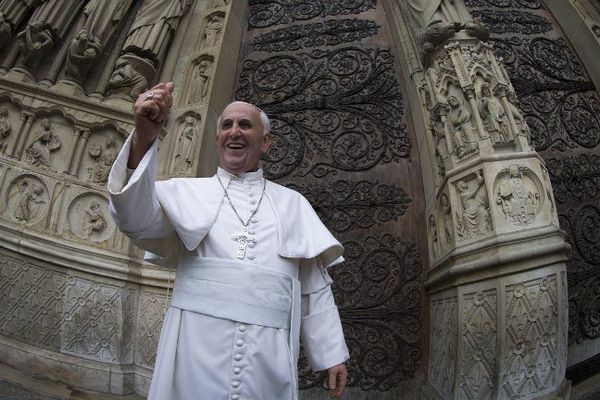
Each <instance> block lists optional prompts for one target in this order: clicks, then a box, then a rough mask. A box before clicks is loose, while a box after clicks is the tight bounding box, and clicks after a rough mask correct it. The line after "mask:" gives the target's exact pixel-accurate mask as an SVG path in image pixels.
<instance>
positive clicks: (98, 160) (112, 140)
mask: <svg viewBox="0 0 600 400" xmlns="http://www.w3.org/2000/svg"><path fill="white" fill-rule="evenodd" d="M86 144H87V149H86V155H84V162H83V165H82V166H80V172H79V177H80V178H81V179H83V180H87V181H88V182H91V183H95V184H97V185H100V186H104V185H106V182H107V181H108V173H109V172H110V168H111V166H112V164H113V162H114V161H115V159H116V158H117V155H118V154H119V149H120V148H121V145H122V144H121V140H117V138H116V137H115V135H114V134H111V133H106V134H104V135H96V134H94V135H91V137H90V138H89V140H88V141H87V143H86Z"/></svg>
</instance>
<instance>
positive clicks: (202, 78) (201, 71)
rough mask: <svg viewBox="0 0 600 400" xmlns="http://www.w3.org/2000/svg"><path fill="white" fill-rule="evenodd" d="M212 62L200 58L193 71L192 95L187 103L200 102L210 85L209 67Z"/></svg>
mask: <svg viewBox="0 0 600 400" xmlns="http://www.w3.org/2000/svg"><path fill="white" fill-rule="evenodd" d="M211 66H212V62H211V61H210V60H208V59H204V60H201V61H200V62H199V63H198V66H197V68H196V71H195V73H194V80H193V88H192V95H191V96H190V101H189V103H190V104H191V103H200V102H202V101H203V100H204V99H205V98H206V96H207V94H208V88H209V86H210V72H209V70H210V67H211Z"/></svg>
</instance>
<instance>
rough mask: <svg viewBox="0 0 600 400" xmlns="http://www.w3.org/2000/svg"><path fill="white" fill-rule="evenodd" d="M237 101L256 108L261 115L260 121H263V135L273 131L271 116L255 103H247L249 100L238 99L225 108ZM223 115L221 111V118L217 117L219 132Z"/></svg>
mask: <svg viewBox="0 0 600 400" xmlns="http://www.w3.org/2000/svg"><path fill="white" fill-rule="evenodd" d="M235 103H242V104H246V105H249V106H250V107H252V108H254V109H255V110H256V111H258V112H259V116H260V122H261V123H262V126H263V135H267V134H268V133H270V132H271V120H270V119H269V117H268V116H267V114H266V113H265V112H264V111H263V110H261V109H260V108H258V107H257V106H255V105H254V104H251V103H247V102H245V101H241V100H236V101H232V102H231V103H229V104H227V105H226V106H225V108H224V109H223V110H225V109H226V108H227V107H229V106H230V105H232V104H235ZM222 116H223V113H221V115H219V118H218V119H217V132H218V131H219V126H220V125H221V117H222Z"/></svg>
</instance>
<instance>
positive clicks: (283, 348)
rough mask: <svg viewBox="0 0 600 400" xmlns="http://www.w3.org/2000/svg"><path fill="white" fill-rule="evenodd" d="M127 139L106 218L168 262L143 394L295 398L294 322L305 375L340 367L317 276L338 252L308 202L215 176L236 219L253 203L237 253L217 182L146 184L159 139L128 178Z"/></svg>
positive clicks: (244, 179) (336, 322)
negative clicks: (165, 304)
mask: <svg viewBox="0 0 600 400" xmlns="http://www.w3.org/2000/svg"><path fill="white" fill-rule="evenodd" d="M130 141H131V138H129V139H128V140H127V142H126V143H125V145H124V147H123V149H122V150H121V152H120V154H119V156H118V157H117V160H116V161H115V163H114V165H113V168H112V170H111V173H110V177H109V180H108V189H109V193H110V200H111V213H112V214H113V217H114V218H115V221H116V222H117V224H118V225H119V227H120V229H121V230H122V231H123V232H124V233H126V234H127V235H128V236H130V237H131V238H132V240H133V241H134V242H135V243H136V244H138V245H139V246H140V247H142V248H144V249H146V250H148V251H150V252H152V253H153V254H152V255H150V259H149V261H151V262H154V263H157V264H163V265H164V264H169V263H176V264H177V273H176V282H175V287H174V291H173V302H172V304H171V306H170V307H169V309H168V311H167V314H166V316H165V321H164V324H163V328H162V332H161V337H160V340H159V344H158V353H157V358H156V364H155V368H154V375H153V377H152V384H151V386H150V393H149V396H148V398H149V399H154V400H166V399H169V400H171V399H172V400H187V399H196V400H198V399H200V400H225V399H231V400H242V399H243V400H250V399H252V400H275V399H296V398H297V377H296V375H297V372H296V368H297V367H296V363H297V348H298V343H297V338H295V337H296V336H298V335H297V333H295V331H296V330H298V329H296V328H295V327H294V323H293V321H294V320H295V319H297V320H298V321H300V319H301V323H300V324H299V335H300V336H301V338H302V342H303V344H304V348H305V351H306V354H307V357H308V360H309V363H310V365H311V367H312V369H313V370H315V371H320V370H325V369H328V368H330V367H333V366H335V365H338V364H340V363H342V362H344V361H346V360H347V359H348V358H349V354H348V349H347V347H346V344H345V341H344V337H343V332H342V326H341V322H340V319H339V314H338V311H337V307H336V306H335V302H334V299H333V295H332V292H331V287H330V285H331V283H332V281H331V278H330V277H329V274H328V273H327V270H326V267H327V266H330V265H335V264H336V263H339V262H341V261H342V260H343V259H342V258H341V251H342V247H341V245H340V244H339V242H338V241H337V240H335V238H333V236H332V235H331V234H330V233H329V231H328V230H327V229H326V228H325V227H324V226H323V224H322V223H321V221H320V220H319V218H318V217H317V215H316V213H315V212H314V210H313V209H312V207H311V206H310V205H309V203H308V202H307V201H306V199H304V197H302V196H301V195H300V194H298V193H297V192H294V191H292V190H290V189H288V188H285V187H283V186H280V185H277V184H275V183H273V182H269V181H267V183H266V189H265V194H264V198H263V199H262V202H261V201H260V198H261V194H262V191H263V184H264V178H263V176H262V170H259V171H257V172H248V173H243V174H240V175H239V176H235V175H232V174H229V173H228V172H226V171H225V170H223V169H219V170H218V171H217V174H218V175H219V177H220V178H221V180H222V182H223V184H224V185H225V187H226V188H227V192H228V194H229V196H230V198H231V201H232V202H233V205H234V207H235V209H236V210H237V212H238V214H239V215H240V217H241V218H242V219H243V220H244V221H246V220H247V219H248V218H249V217H250V215H251V213H252V211H254V210H255V209H256V207H257V205H258V204H259V203H260V206H259V208H258V211H257V212H256V214H255V215H254V216H253V217H252V219H251V222H250V225H249V232H250V234H252V235H253V236H254V238H255V241H254V242H252V243H249V244H248V245H247V246H246V247H245V248H242V249H241V250H240V248H239V247H240V246H239V244H238V242H236V241H234V240H233V239H232V235H233V234H234V233H237V232H240V231H241V228H242V223H241V222H240V220H239V218H238V217H237V216H236V215H235V213H234V211H233V208H232V207H231V206H230V204H229V203H228V201H227V200H226V199H225V198H224V193H223V189H222V188H221V186H220V184H219V182H218V180H217V179H216V177H212V178H178V179H170V180H168V181H163V182H157V183H156V184H155V182H154V176H155V174H156V166H157V158H158V157H157V143H155V144H154V145H153V146H152V148H151V149H150V150H149V151H148V152H147V153H146V155H145V156H144V158H143V160H142V161H141V163H140V165H139V166H138V168H137V169H136V170H135V171H134V172H133V173H131V171H127V169H126V165H127V159H128V156H129V149H130ZM242 247H243V246H242ZM238 252H240V253H243V257H242V258H241V259H240V258H238V257H237V256H238V255H240V254H238ZM211 270H213V271H216V273H217V274H219V275H218V276H217V277H216V278H215V277H213V278H211V279H212V280H211V281H210V282H208V283H207V282H206V281H204V280H203V279H204V276H200V275H199V274H204V273H205V272H206V271H211ZM271 281H272V282H271ZM288 282H292V284H291V285H288ZM298 283H299V286H298V285H296V284H298ZM236 285H237V286H236ZM268 285H271V286H268ZM261 290H262V291H261ZM285 291H287V292H285ZM295 291H296V293H295ZM297 291H299V292H300V293H301V297H300V295H299V293H297ZM284 292H285V293H287V294H283V293H284ZM280 294H281V295H280ZM294 297H295V298H296V299H297V301H296V304H295V306H294ZM298 303H300V304H298ZM267 308H268V309H270V310H271V311H269V312H264V313H263V309H267ZM294 309H295V310H297V311H296V314H300V315H294ZM287 310H289V311H287Z"/></svg>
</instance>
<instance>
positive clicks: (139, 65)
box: [106, 54, 155, 100]
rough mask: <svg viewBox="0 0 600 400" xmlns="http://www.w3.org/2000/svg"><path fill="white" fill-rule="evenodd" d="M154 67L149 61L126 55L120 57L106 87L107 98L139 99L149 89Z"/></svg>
mask: <svg viewBox="0 0 600 400" xmlns="http://www.w3.org/2000/svg"><path fill="white" fill-rule="evenodd" d="M154 74H155V69H154V66H153V65H152V64H151V63H150V62H148V61H147V60H145V59H143V58H140V57H137V56H134V55H133V54H125V55H122V56H121V57H119V59H118V60H117V62H116V64H115V69H114V71H113V72H112V74H111V76H110V80H109V81H108V85H107V87H106V94H107V96H119V97H123V98H125V99H127V100H132V99H135V98H137V97H138V96H139V95H140V93H142V92H143V91H145V90H146V89H147V88H148V82H150V81H152V79H153V78H154Z"/></svg>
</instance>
